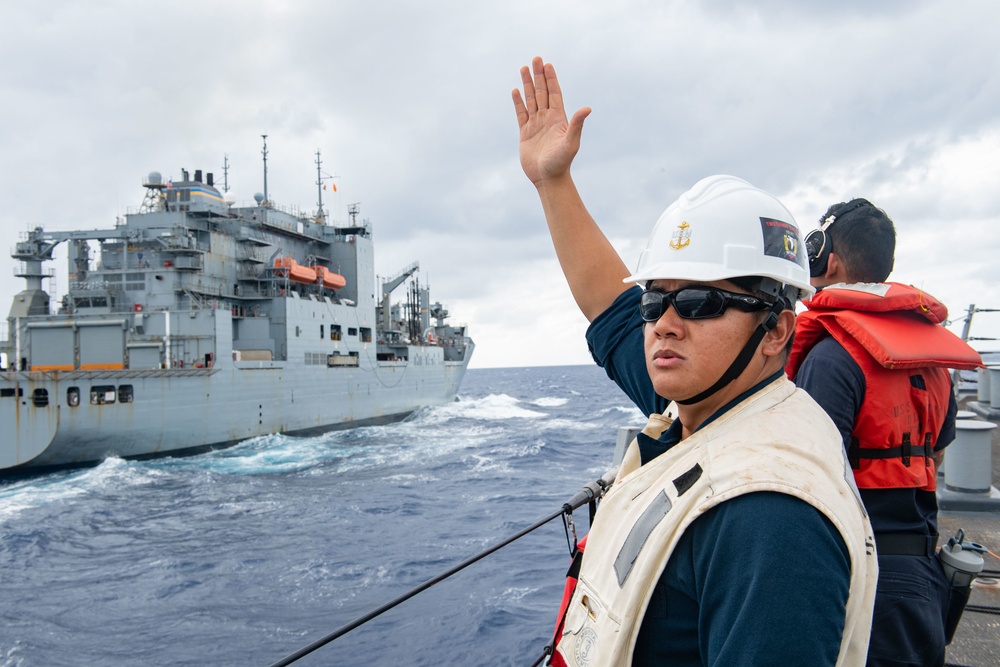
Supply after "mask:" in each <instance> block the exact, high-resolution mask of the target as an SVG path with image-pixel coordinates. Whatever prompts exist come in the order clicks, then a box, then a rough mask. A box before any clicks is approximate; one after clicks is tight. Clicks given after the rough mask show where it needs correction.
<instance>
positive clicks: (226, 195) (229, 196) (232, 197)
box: [222, 190, 236, 206]
mask: <svg viewBox="0 0 1000 667" xmlns="http://www.w3.org/2000/svg"><path fill="white" fill-rule="evenodd" d="M222 201H224V202H226V203H227V204H229V205H230V206H232V205H233V204H235V203H236V193H235V192H233V191H232V190H226V191H225V192H223V193H222Z"/></svg>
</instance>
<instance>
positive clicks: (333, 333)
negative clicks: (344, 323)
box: [330, 324, 343, 340]
mask: <svg viewBox="0 0 1000 667" xmlns="http://www.w3.org/2000/svg"><path fill="white" fill-rule="evenodd" d="M342 339H343V334H342V333H341V331H340V325H339V324H331V325H330V340H342Z"/></svg>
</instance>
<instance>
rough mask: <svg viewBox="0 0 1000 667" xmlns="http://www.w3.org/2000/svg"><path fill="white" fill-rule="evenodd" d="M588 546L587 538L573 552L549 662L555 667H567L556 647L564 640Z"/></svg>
mask: <svg viewBox="0 0 1000 667" xmlns="http://www.w3.org/2000/svg"><path fill="white" fill-rule="evenodd" d="M586 546H587V536H586V535H584V536H583V539H582V540H580V541H579V542H577V544H576V550H575V551H574V552H573V560H572V561H571V562H570V566H569V570H568V571H567V572H566V585H565V586H563V597H562V602H561V603H560V604H559V615H558V616H557V617H556V631H555V636H554V637H553V638H552V658H551V659H550V661H549V664H550V665H553V667H566V661H565V660H563V657H562V656H561V655H559V654H558V653H556V646H558V645H559V640H560V639H561V638H562V631H563V624H564V623H565V622H566V611H567V610H568V609H569V601H570V600H572V599H573V593H574V591H576V582H577V580H578V579H579V577H580V566H581V565H582V564H583V550H584V548H586Z"/></svg>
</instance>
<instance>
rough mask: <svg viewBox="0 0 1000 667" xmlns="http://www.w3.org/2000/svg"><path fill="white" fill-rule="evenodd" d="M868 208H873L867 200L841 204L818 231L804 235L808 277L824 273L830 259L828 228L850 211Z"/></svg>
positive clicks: (830, 242) (831, 245)
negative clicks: (807, 257)
mask: <svg viewBox="0 0 1000 667" xmlns="http://www.w3.org/2000/svg"><path fill="white" fill-rule="evenodd" d="M866 206H869V207H871V208H875V205H874V204H872V203H871V202H870V201H868V200H867V199H852V200H851V201H849V202H847V203H845V204H841V205H840V206H838V207H837V208H835V209H833V210H832V211H830V215H828V216H826V218H824V219H823V226H822V227H820V228H819V229H814V230H812V231H811V232H809V233H808V234H806V239H805V243H806V253H808V255H809V275H810V276H812V277H813V278H815V277H817V276H821V275H823V274H824V273H826V263H827V261H828V260H829V259H830V253H831V252H833V239H832V238H830V235H829V234H827V233H826V230H828V229H829V228H830V225H832V224H833V223H834V222H836V221H837V219H838V218H842V217H844V216H845V215H847V214H848V213H850V212H851V211H853V210H855V209H858V208H863V207H866Z"/></svg>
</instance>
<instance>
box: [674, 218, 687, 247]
mask: <svg viewBox="0 0 1000 667" xmlns="http://www.w3.org/2000/svg"><path fill="white" fill-rule="evenodd" d="M690 244H691V225H689V224H688V221H687V220H685V221H683V222H681V224H679V225H677V229H675V230H674V233H673V234H672V235H671V236H670V247H671V248H673V249H674V250H680V249H681V248H686V247H688V245H690Z"/></svg>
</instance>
